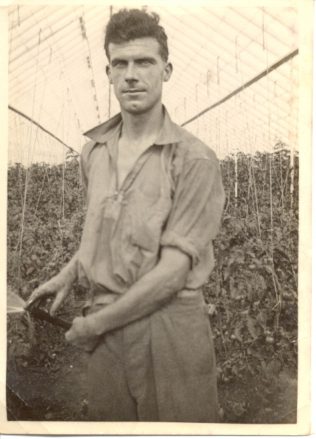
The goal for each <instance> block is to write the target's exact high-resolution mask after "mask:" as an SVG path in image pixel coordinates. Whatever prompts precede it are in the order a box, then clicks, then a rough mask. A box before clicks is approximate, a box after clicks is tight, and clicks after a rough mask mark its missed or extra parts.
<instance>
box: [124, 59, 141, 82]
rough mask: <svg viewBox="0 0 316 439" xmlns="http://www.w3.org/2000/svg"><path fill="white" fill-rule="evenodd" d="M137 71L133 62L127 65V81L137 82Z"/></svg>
mask: <svg viewBox="0 0 316 439" xmlns="http://www.w3.org/2000/svg"><path fill="white" fill-rule="evenodd" d="M137 80H138V78H137V71H136V68H135V64H134V63H132V62H129V63H128V64H127V67H126V70H125V81H127V82H131V81H137Z"/></svg>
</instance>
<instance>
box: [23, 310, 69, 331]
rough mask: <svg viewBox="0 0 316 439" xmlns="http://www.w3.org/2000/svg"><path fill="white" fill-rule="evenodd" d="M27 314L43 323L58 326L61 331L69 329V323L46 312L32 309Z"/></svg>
mask: <svg viewBox="0 0 316 439" xmlns="http://www.w3.org/2000/svg"><path fill="white" fill-rule="evenodd" d="M28 311H29V313H30V314H31V315H33V316H34V317H35V318H37V319H39V320H44V321H45V322H49V323H52V324H53V325H55V326H59V327H61V328H63V329H67V330H68V329H70V327H71V323H70V322H67V321H66V320H63V319H60V318H59V317H54V316H51V315H50V314H49V313H48V312H47V311H44V310H43V309H41V308H38V307H32V308H30V309H29V310H28Z"/></svg>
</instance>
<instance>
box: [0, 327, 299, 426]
mask: <svg viewBox="0 0 316 439" xmlns="http://www.w3.org/2000/svg"><path fill="white" fill-rule="evenodd" d="M56 331H57V332H56V334H57V335H58V337H60V343H59V344H58V345H56V344H55V351H54V352H49V353H47V352H46V353H43V352H42V353H38V355H37V358H36V359H34V357H33V358H31V357H29V358H28V359H26V357H24V358H21V359H18V360H17V359H16V358H15V357H14V356H12V355H11V356H10V355H9V356H8V375H7V384H8V387H9V389H8V390H7V407H8V419H9V420H14V419H18V420H46V421H84V420H88V419H87V409H88V400H87V389H86V377H85V367H86V354H85V353H83V352H82V351H81V350H79V349H77V348H75V347H73V346H70V345H67V344H66V343H64V342H63V340H62V330H58V329H57V330H56ZM35 352H38V351H35ZM33 354H34V352H33ZM296 387H297V386H296V378H295V373H294V372H293V371H289V370H284V369H283V370H282V371H271V375H270V378H269V379H267V378H265V377H263V376H259V377H258V376H256V377H254V376H251V375H249V374H245V376H242V377H241V378H240V379H238V380H234V381H231V382H229V383H221V382H219V400H220V406H221V410H220V411H221V416H222V422H226V423H229V422H232V423H260V424H261V423H295V422H296Z"/></svg>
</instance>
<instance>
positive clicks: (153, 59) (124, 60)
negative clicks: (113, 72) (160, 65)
mask: <svg viewBox="0 0 316 439" xmlns="http://www.w3.org/2000/svg"><path fill="white" fill-rule="evenodd" d="M134 61H135V62H136V63H137V62H142V61H149V62H152V63H155V62H156V59H155V58H154V57H151V56H143V57H140V58H136V59H135V60H134ZM119 62H127V60H126V59H124V58H113V59H112V60H111V65H112V66H114V65H115V64H117V63H119Z"/></svg>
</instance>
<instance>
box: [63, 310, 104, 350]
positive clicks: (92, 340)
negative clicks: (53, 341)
mask: <svg viewBox="0 0 316 439" xmlns="http://www.w3.org/2000/svg"><path fill="white" fill-rule="evenodd" d="M65 337H66V340H67V341H68V342H69V343H71V344H73V345H75V346H78V347H80V348H84V349H85V350H86V351H91V350H93V349H94V347H95V346H96V344H97V343H98V341H99V339H100V336H98V335H96V334H95V333H94V331H93V325H92V324H91V321H90V320H89V316H87V317H76V318H75V319H74V321H73V322H72V326H71V328H70V329H69V331H67V332H66V334H65Z"/></svg>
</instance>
